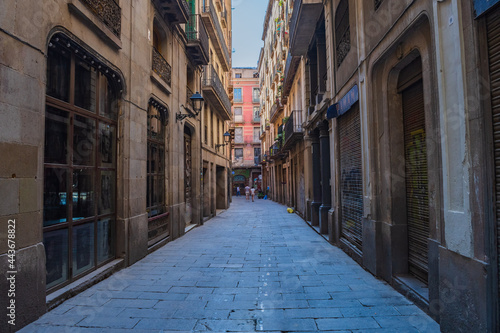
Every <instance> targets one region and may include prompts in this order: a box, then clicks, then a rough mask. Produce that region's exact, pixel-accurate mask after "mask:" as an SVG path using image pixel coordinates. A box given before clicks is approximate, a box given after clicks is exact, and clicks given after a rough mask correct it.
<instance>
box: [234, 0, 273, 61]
mask: <svg viewBox="0 0 500 333" xmlns="http://www.w3.org/2000/svg"><path fill="white" fill-rule="evenodd" d="M268 3H269V1H268V0H233V1H232V8H233V18H232V19H233V67H257V62H258V61H259V54H260V49H261V48H262V46H263V45H264V42H263V41H262V30H263V26H264V16H265V14H266V9H267V4H268Z"/></svg>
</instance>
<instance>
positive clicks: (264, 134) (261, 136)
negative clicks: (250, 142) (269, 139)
mask: <svg viewBox="0 0 500 333" xmlns="http://www.w3.org/2000/svg"><path fill="white" fill-rule="evenodd" d="M265 138H266V129H265V127H264V126H262V127H261V129H260V137H259V139H260V141H264V139H265Z"/></svg>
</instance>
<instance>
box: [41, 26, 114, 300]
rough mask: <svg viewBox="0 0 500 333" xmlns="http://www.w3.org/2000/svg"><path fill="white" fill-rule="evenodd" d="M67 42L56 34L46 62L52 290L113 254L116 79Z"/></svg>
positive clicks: (46, 219) (46, 221)
mask: <svg viewBox="0 0 500 333" xmlns="http://www.w3.org/2000/svg"><path fill="white" fill-rule="evenodd" d="M68 45H70V46H71V47H74V42H72V41H69V40H67V37H65V36H64V35H62V34H56V35H55V36H54V37H53V38H52V40H51V42H50V44H49V52H48V56H49V59H48V61H47V66H48V69H47V96H46V101H47V106H46V112H45V143H44V147H45V151H44V163H45V170H44V196H43V198H44V202H43V207H44V211H43V227H44V229H43V232H44V245H45V251H46V256H47V258H46V259H47V260H46V268H47V288H48V289H49V290H54V289H57V288H59V287H61V286H64V285H66V284H68V283H70V282H72V281H73V280H74V278H76V277H79V276H81V275H83V274H86V273H88V272H90V271H92V270H94V269H95V268H96V267H97V266H98V265H102V264H104V263H106V262H107V261H109V260H110V259H112V258H113V257H114V255H115V248H114V246H115V238H114V237H115V229H114V228H115V222H114V221H115V209H116V202H115V197H116V141H117V139H116V138H117V130H116V128H117V123H116V120H117V116H118V107H119V93H118V89H117V88H115V87H117V86H118V83H117V82H118V81H113V80H112V77H116V73H115V74H113V73H110V72H109V68H108V69H107V70H105V71H104V72H101V71H102V70H103V69H99V68H101V67H102V64H97V63H95V60H90V59H91V57H83V56H81V55H82V53H84V52H83V51H82V52H69V51H68V47H69V46H68ZM80 56H81V57H80ZM106 73H108V74H106ZM106 75H110V76H106ZM70 237H71V238H70Z"/></svg>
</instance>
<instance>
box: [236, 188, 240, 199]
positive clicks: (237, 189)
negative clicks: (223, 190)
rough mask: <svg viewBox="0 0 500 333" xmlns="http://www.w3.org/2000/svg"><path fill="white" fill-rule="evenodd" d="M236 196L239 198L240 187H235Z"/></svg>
mask: <svg viewBox="0 0 500 333" xmlns="http://www.w3.org/2000/svg"><path fill="white" fill-rule="evenodd" d="M236 196H237V197H239V196H240V187H239V186H237V187H236Z"/></svg>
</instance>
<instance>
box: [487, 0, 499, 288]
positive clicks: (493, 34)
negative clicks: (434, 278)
mask: <svg viewBox="0 0 500 333" xmlns="http://www.w3.org/2000/svg"><path fill="white" fill-rule="evenodd" d="M486 25H487V31H488V36H487V38H488V58H489V67H490V68H489V70H490V87H491V108H492V114H493V139H494V142H495V186H496V193H495V194H496V198H495V200H496V210H497V211H496V218H497V247H498V248H497V251H498V258H500V7H497V8H496V9H495V10H493V11H492V12H491V13H490V14H488V16H487V18H486ZM498 271H499V274H500V260H498ZM498 280H499V281H500V276H499V279H498Z"/></svg>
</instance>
